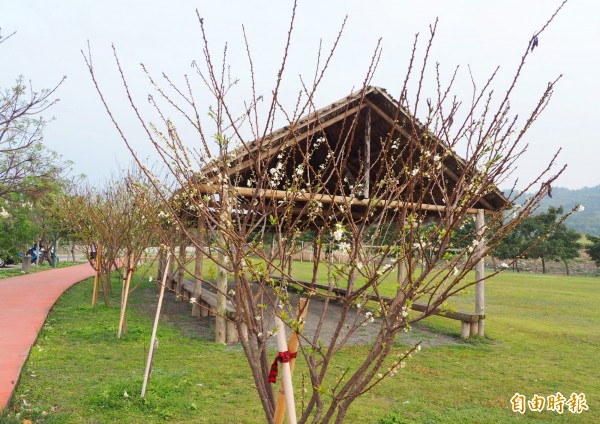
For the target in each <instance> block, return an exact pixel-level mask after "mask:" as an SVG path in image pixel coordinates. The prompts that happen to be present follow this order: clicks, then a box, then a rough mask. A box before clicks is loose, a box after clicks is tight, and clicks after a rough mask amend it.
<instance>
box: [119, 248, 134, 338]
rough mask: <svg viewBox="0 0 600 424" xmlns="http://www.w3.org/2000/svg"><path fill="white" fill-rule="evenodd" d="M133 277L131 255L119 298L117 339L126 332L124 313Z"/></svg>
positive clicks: (131, 255) (128, 258)
mask: <svg viewBox="0 0 600 424" xmlns="http://www.w3.org/2000/svg"><path fill="white" fill-rule="evenodd" d="M132 275H133V254H130V255H129V256H128V257H127V272H126V274H125V278H124V281H123V290H122V297H121V299H122V300H121V318H120V320H119V330H118V331H117V338H119V339H120V338H121V334H123V333H124V332H126V328H125V312H126V310H127V300H128V299H129V285H130V284H131V276H132Z"/></svg>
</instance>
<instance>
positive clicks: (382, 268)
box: [377, 264, 391, 275]
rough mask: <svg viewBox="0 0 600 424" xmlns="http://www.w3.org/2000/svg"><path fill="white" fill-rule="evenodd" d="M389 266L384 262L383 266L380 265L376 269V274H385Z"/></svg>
mask: <svg viewBox="0 0 600 424" xmlns="http://www.w3.org/2000/svg"><path fill="white" fill-rule="evenodd" d="M390 268H391V265H390V264H385V265H384V266H382V267H381V268H380V269H379V270H378V271H377V275H383V274H385V272H386V271H387V270H388V269H390Z"/></svg>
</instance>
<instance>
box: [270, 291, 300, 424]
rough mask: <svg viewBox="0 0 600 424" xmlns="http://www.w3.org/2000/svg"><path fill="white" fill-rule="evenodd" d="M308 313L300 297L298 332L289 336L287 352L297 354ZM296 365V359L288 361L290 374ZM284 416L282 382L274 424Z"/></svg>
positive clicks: (279, 422)
mask: <svg viewBox="0 0 600 424" xmlns="http://www.w3.org/2000/svg"><path fill="white" fill-rule="evenodd" d="M307 311H308V299H307V298H305V297H301V298H300V300H299V301H298V315H297V316H298V332H296V331H294V332H293V333H292V335H291V336H290V343H289V344H288V352H290V353H293V352H298V344H299V341H298V333H299V332H301V331H302V327H303V326H304V318H305V317H306V312H307ZM295 365H296V359H294V358H292V359H290V374H293V373H294V366H295ZM284 414H285V389H284V387H283V382H282V383H281V384H280V386H279V395H278V396H277V403H276V404H275V416H274V418H275V423H276V424H281V423H283V416H284Z"/></svg>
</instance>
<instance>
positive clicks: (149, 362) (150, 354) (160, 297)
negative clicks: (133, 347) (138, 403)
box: [141, 252, 171, 397]
mask: <svg viewBox="0 0 600 424" xmlns="http://www.w3.org/2000/svg"><path fill="white" fill-rule="evenodd" d="M170 260H171V253H170V252H167V267H168V266H169V261H170ZM166 284H167V273H166V272H163V278H162V281H161V284H160V294H159V295H158V304H157V305H156V315H155V316H154V324H153V325H152V336H151V337H150V348H149V349H148V359H147V360H146V371H145V372H144V383H143V384H142V395H141V396H142V397H144V396H145V395H146V386H147V385H148V379H149V378H150V369H151V367H152V361H153V359H154V346H155V345H154V343H155V341H156V329H157V328H158V319H159V318H160V310H161V308H162V302H163V298H164V296H165V285H166Z"/></svg>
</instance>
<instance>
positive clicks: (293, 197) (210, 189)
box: [198, 184, 494, 215]
mask: <svg viewBox="0 0 600 424" xmlns="http://www.w3.org/2000/svg"><path fill="white" fill-rule="evenodd" d="M219 190H220V188H219V186H217V185H206V184H202V185H199V186H198V192H199V193H201V194H214V193H217V192H218V191H219ZM231 190H232V191H233V194H234V195H235V196H240V197H249V198H253V197H255V196H256V197H266V198H268V199H274V200H282V199H285V200H289V201H296V202H297V201H300V202H308V201H317V202H321V203H327V204H329V203H334V204H338V205H350V206H368V205H369V204H370V205H371V206H372V207H377V208H380V207H387V208H392V209H393V208H399V209H403V208H408V209H415V210H424V211H431V212H443V211H445V210H446V208H447V207H446V206H444V205H432V204H428V203H420V204H418V203H413V202H403V201H400V200H385V199H362V200H359V199H357V198H355V197H350V196H345V195H344V196H333V195H330V194H318V193H299V192H296V193H292V192H288V191H285V190H272V189H256V188H252V187H235V186H232V187H231ZM493 212H494V211H489V212H488V213H493ZM467 213H468V214H472V215H475V214H476V213H477V209H476V208H468V209H467Z"/></svg>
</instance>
